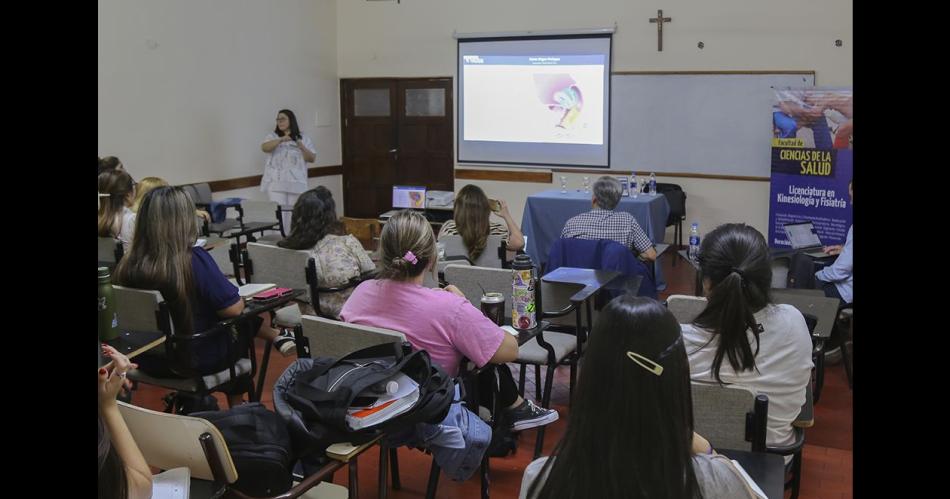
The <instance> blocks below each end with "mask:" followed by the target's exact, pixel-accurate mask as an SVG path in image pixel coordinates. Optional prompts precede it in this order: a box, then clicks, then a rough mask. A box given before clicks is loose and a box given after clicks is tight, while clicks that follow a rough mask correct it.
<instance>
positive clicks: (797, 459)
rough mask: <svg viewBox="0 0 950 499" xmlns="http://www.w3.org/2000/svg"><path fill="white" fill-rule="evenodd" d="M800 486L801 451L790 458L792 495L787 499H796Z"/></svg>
mask: <svg viewBox="0 0 950 499" xmlns="http://www.w3.org/2000/svg"><path fill="white" fill-rule="evenodd" d="M801 484H802V451H798V452H796V453H795V455H794V457H793V458H792V495H791V497H790V498H789V499H798V492H799V489H800V488H801Z"/></svg>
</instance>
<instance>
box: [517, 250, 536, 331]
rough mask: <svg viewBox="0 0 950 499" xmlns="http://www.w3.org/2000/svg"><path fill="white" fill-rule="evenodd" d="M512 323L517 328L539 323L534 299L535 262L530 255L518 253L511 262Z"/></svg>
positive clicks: (528, 327) (531, 327)
mask: <svg viewBox="0 0 950 499" xmlns="http://www.w3.org/2000/svg"><path fill="white" fill-rule="evenodd" d="M511 276H512V282H511V325H512V327H514V328H515V329H534V328H535V327H536V326H537V325H538V320H537V312H536V307H535V301H534V291H535V285H536V283H537V278H536V275H535V268H534V263H533V262H532V261H531V257H530V256H528V255H518V256H516V257H515V259H514V261H513V262H511Z"/></svg>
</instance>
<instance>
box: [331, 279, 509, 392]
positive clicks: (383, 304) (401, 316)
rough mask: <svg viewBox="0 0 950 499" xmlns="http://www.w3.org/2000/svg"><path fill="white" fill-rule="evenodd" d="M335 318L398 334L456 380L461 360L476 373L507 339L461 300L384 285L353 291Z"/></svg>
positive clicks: (394, 283)
mask: <svg viewBox="0 0 950 499" xmlns="http://www.w3.org/2000/svg"><path fill="white" fill-rule="evenodd" d="M340 318H341V319H343V321H345V322H352V323H354V324H362V325H365V326H374V327H381V328H385V329H392V330H393V331H399V332H400V333H402V334H404V335H406V339H408V340H409V343H410V344H412V346H413V348H416V349H419V350H423V349H424V350H426V351H428V352H429V356H430V357H431V358H432V361H433V362H435V363H437V364H438V365H439V366H440V367H442V369H444V370H445V372H446V373H447V374H448V375H449V376H456V375H458V371H459V364H460V363H461V361H462V357H467V358H468V359H469V360H471V361H472V362H474V363H475V364H476V365H478V366H479V367H481V366H484V365H485V364H487V363H488V361H489V359H491V358H492V356H493V355H495V352H497V351H498V348H499V347H500V346H501V342H502V340H504V339H505V334H507V333H505V332H504V331H503V330H502V329H501V328H499V327H498V326H497V325H495V323H494V322H492V321H491V320H489V319H488V318H487V317H485V316H484V315H482V313H481V311H479V310H478V309H477V308H475V307H473V306H472V304H471V303H469V301H468V300H466V299H464V298H461V297H459V296H455V295H454V294H452V293H449V292H447V291H443V290H441V289H431V288H426V287H423V286H419V285H416V284H411V283H408V282H399V281H393V280H389V279H377V280H372V281H365V282H363V283H361V284H360V285H359V286H357V287H356V290H355V291H353V294H352V295H350V298H349V299H348V300H346V303H345V304H344V305H343V310H341V311H340Z"/></svg>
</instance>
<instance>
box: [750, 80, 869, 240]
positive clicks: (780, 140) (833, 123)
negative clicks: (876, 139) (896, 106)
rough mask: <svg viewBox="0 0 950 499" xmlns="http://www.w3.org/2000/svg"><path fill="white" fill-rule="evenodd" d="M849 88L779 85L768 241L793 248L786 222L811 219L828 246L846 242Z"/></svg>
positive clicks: (774, 111)
mask: <svg viewBox="0 0 950 499" xmlns="http://www.w3.org/2000/svg"><path fill="white" fill-rule="evenodd" d="M852 121H853V120H852V91H851V89H850V88H847V89H844V88H827V89H822V88H815V87H809V88H802V89H793V88H788V89H775V99H774V101H773V106H772V188H771V193H770V200H771V201H770V203H769V234H768V239H769V246H771V247H773V248H789V247H791V246H790V244H789V241H788V236H787V235H786V233H785V229H784V227H785V224H793V223H800V222H807V221H810V222H812V224H813V225H814V227H815V232H816V233H817V234H818V238H819V239H820V240H821V243H822V244H823V245H825V246H828V245H833V244H844V241H845V238H846V237H847V235H848V228H849V227H850V226H851V198H850V196H849V195H848V183H849V182H850V181H851V176H852V174H853V173H854V166H853V163H854V159H853V153H854V149H853V145H852V136H851V132H852V128H853V124H852Z"/></svg>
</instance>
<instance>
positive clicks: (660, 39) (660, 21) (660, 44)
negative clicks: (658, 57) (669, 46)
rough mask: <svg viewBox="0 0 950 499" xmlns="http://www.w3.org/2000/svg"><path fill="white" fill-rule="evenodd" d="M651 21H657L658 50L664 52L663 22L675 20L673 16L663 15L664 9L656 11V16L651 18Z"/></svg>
mask: <svg viewBox="0 0 950 499" xmlns="http://www.w3.org/2000/svg"><path fill="white" fill-rule="evenodd" d="M650 22H651V23H656V50H657V52H663V23H671V22H673V18H672V17H663V11H662V10H658V11H656V17H651V18H650Z"/></svg>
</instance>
